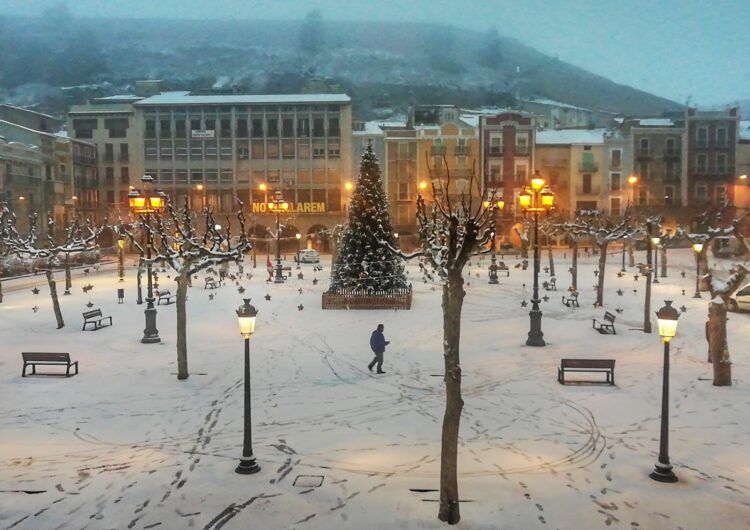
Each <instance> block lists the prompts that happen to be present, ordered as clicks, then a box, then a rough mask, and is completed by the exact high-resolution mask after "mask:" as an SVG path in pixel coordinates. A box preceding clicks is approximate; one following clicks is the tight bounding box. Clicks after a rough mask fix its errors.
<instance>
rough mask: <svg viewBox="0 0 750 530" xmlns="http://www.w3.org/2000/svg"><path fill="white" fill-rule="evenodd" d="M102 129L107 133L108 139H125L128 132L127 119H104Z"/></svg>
mask: <svg viewBox="0 0 750 530" xmlns="http://www.w3.org/2000/svg"><path fill="white" fill-rule="evenodd" d="M104 127H105V128H106V129H107V131H108V132H109V137H110V138H125V136H126V135H127V132H128V119H127V118H112V119H105V120H104Z"/></svg>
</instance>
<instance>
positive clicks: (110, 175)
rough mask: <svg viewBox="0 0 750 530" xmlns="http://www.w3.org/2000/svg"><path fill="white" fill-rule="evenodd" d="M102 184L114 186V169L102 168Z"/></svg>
mask: <svg viewBox="0 0 750 530" xmlns="http://www.w3.org/2000/svg"><path fill="white" fill-rule="evenodd" d="M104 175H105V176H104V182H106V183H107V184H114V182H115V168H113V167H106V168H104Z"/></svg>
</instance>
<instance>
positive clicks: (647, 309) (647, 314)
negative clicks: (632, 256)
mask: <svg viewBox="0 0 750 530" xmlns="http://www.w3.org/2000/svg"><path fill="white" fill-rule="evenodd" d="M647 226H648V227H649V228H648V233H647V234H646V238H647V239H646V301H645V303H644V304H643V305H644V307H643V332H644V333H651V278H652V276H653V275H654V274H655V273H656V271H654V270H653V267H652V261H651V259H652V253H653V250H652V249H653V244H652V243H651V239H650V238H651V235H650V234H651V227H650V225H647Z"/></svg>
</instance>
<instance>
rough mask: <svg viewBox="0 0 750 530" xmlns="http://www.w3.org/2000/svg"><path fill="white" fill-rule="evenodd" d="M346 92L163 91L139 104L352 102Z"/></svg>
mask: <svg viewBox="0 0 750 530" xmlns="http://www.w3.org/2000/svg"><path fill="white" fill-rule="evenodd" d="M351 101H352V99H351V98H350V97H349V96H347V95H346V94H272V95H261V94H252V95H227V96H224V95H222V96H217V95H210V96H202V95H201V96H191V95H190V92H187V91H176V92H162V93H161V94H156V95H155V96H151V97H148V98H145V99H142V100H140V101H137V102H136V103H135V105H137V106H147V105H232V104H237V105H242V104H284V103H290V104H294V103H313V104H314V103H351Z"/></svg>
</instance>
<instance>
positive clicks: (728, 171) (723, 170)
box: [690, 165, 734, 175]
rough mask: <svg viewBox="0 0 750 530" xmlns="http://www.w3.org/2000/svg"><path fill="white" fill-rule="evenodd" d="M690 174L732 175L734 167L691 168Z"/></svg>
mask: <svg viewBox="0 0 750 530" xmlns="http://www.w3.org/2000/svg"><path fill="white" fill-rule="evenodd" d="M690 173H692V174H694V175H732V174H734V167H732V166H729V165H727V166H693V167H691V168H690Z"/></svg>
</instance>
